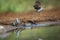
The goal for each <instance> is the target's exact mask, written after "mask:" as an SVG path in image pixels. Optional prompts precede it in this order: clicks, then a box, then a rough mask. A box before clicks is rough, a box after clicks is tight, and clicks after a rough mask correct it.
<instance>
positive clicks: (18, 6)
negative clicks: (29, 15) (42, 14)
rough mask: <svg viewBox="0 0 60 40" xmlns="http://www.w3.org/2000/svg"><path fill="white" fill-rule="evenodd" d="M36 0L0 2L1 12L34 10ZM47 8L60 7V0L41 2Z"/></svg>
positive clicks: (44, 0)
mask: <svg viewBox="0 0 60 40" xmlns="http://www.w3.org/2000/svg"><path fill="white" fill-rule="evenodd" d="M35 1H36V0H0V12H4V11H5V12H6V11H9V12H26V11H29V10H32V9H33V5H34V2H35ZM39 1H41V3H42V4H43V5H44V6H45V7H46V8H47V6H49V5H50V6H53V7H54V8H57V7H60V0H39Z"/></svg>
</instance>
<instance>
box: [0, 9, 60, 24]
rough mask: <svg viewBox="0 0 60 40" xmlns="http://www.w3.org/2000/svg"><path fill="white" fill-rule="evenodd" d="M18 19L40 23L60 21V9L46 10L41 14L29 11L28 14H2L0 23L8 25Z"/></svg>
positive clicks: (0, 14)
mask: <svg viewBox="0 0 60 40" xmlns="http://www.w3.org/2000/svg"><path fill="white" fill-rule="evenodd" d="M16 18H19V20H21V21H22V20H24V21H27V20H37V21H38V20H39V21H59V20H60V8H57V9H51V10H44V11H42V12H41V13H37V12H35V11H29V12H27V13H14V12H3V13H0V23H2V22H4V23H8V22H13V21H15V19H16Z"/></svg>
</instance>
